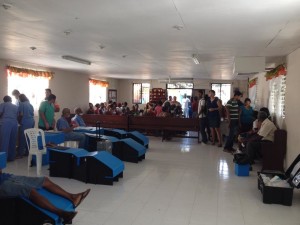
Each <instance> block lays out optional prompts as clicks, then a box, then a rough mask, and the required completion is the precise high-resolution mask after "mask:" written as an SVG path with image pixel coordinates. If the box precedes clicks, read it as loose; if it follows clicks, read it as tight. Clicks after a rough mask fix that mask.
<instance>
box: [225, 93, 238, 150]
mask: <svg viewBox="0 0 300 225" xmlns="http://www.w3.org/2000/svg"><path fill="white" fill-rule="evenodd" d="M241 96H242V93H241V92H240V91H235V92H234V96H233V98H232V99H230V100H229V101H228V102H227V104H226V105H225V107H226V114H227V119H228V123H229V135H228V137H227V140H226V143H225V147H224V150H223V151H224V152H230V153H232V152H234V151H235V150H234V149H233V141H234V137H235V135H237V133H238V129H239V101H240V98H241Z"/></svg>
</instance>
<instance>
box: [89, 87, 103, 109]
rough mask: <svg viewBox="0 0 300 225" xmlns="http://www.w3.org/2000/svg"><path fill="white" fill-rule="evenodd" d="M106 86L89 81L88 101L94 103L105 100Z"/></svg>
mask: <svg viewBox="0 0 300 225" xmlns="http://www.w3.org/2000/svg"><path fill="white" fill-rule="evenodd" d="M106 88H107V87H105V86H104V87H103V85H100V84H98V83H95V82H90V98H89V101H90V103H93V104H94V105H95V104H97V103H101V102H106Z"/></svg>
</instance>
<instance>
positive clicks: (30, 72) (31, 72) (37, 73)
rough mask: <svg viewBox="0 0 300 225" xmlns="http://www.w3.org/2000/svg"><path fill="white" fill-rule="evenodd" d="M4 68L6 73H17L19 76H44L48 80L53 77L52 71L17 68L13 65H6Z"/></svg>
mask: <svg viewBox="0 0 300 225" xmlns="http://www.w3.org/2000/svg"><path fill="white" fill-rule="evenodd" d="M6 69H7V70H8V75H12V73H16V74H18V75H19V76H20V77H29V76H34V77H45V78H48V79H49V80H50V79H52V78H53V74H54V73H53V72H47V71H38V70H30V69H25V68H18V67H13V66H7V67H6Z"/></svg>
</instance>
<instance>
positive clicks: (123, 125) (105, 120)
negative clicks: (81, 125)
mask: <svg viewBox="0 0 300 225" xmlns="http://www.w3.org/2000/svg"><path fill="white" fill-rule="evenodd" d="M82 119H83V120H84V122H85V124H86V125H87V126H92V127H95V126H96V123H97V122H100V126H101V127H104V128H118V129H123V130H128V117H127V116H117V115H98V114H85V115H83V116H82Z"/></svg>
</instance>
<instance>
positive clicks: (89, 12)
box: [0, 0, 300, 79]
mask: <svg viewBox="0 0 300 225" xmlns="http://www.w3.org/2000/svg"><path fill="white" fill-rule="evenodd" d="M0 2H1V5H3V4H6V5H7V6H9V8H8V9H4V7H1V8H0V27H1V32H0V58H3V59H11V60H15V61H21V62H26V63H29V64H38V65H44V66H47V67H50V68H61V69H67V70H73V71H81V72H84V73H86V74H90V75H91V76H93V77H97V76H98V77H100V76H106V77H113V78H141V77H142V78H145V79H149V78H152V79H156V78H162V77H163V78H168V77H176V78H179V77H187V78H214V79H231V78H233V77H234V76H233V74H232V71H233V61H234V58H235V57H237V56H266V57H267V58H266V59H267V61H268V62H269V61H272V59H273V58H278V57H284V56H285V55H287V54H289V53H290V52H292V51H293V50H295V49H296V48H298V47H300V30H299V25H300V13H299V12H300V1H299V0H264V1H261V0H252V1H236V0H185V1H182V0H160V1H148V0H126V1H124V0H114V1H111V0H105V1H104V0H85V1H82V0H61V1H47V0H26V1H18V0H5V1H3V0H2V1H0ZM174 26H177V29H176V28H173V27H174ZM100 45H101V46H102V47H101V48H100ZM32 46H34V47H36V50H34V51H33V50H31V49H30V47H32ZM192 54H198V55H199V57H200V59H201V62H200V64H199V65H195V64H194V63H193V60H192ZM62 55H72V56H75V57H79V58H83V59H86V60H89V61H91V62H92V65H91V66H86V65H83V64H78V63H75V62H69V61H66V60H64V59H62V58H61V56H62ZM268 57H269V59H268Z"/></svg>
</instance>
